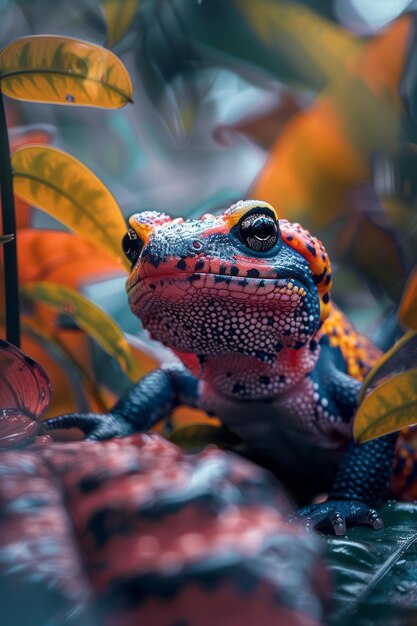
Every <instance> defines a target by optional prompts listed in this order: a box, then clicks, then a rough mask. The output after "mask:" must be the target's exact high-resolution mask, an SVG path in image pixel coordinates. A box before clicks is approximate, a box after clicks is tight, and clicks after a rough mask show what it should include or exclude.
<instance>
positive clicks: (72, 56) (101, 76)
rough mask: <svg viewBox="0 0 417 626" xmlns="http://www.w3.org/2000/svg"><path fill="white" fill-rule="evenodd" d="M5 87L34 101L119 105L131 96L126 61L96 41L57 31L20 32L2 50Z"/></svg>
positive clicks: (0, 67)
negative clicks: (63, 35) (29, 34)
mask: <svg viewBox="0 0 417 626" xmlns="http://www.w3.org/2000/svg"><path fill="white" fill-rule="evenodd" d="M0 79H1V90H2V91H3V93H5V94H6V95H7V96H9V97H10V98H15V99H17V100H28V101H30V102H50V103H54V104H70V105H73V104H76V105H84V106H94V107H101V108H105V109H118V108H119V107H122V106H124V105H125V104H126V103H127V102H132V83H131V80H130V76H129V74H128V72H127V70H126V68H125V66H124V65H123V63H122V62H121V61H120V60H119V59H118V58H117V57H116V56H115V55H114V54H113V53H112V52H110V51H109V50H106V48H103V47H101V46H97V45H96V44H93V43H89V42H87V41H82V40H81V39H74V38H71V37H58V36H54V35H38V36H30V37H22V38H20V39H16V40H15V41H12V43H10V44H9V45H8V46H6V47H5V48H3V50H1V51H0Z"/></svg>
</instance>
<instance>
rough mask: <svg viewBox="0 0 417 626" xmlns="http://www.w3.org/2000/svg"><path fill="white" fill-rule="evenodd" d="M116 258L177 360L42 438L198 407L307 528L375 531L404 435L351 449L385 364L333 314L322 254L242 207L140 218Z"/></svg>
mask: <svg viewBox="0 0 417 626" xmlns="http://www.w3.org/2000/svg"><path fill="white" fill-rule="evenodd" d="M122 247H123V251H124V253H125V255H126V256H127V257H128V259H129V260H130V262H131V264H132V268H131V273H130V276H129V278H128V280H127V283H126V290H127V294H128V298H129V303H130V307H131V309H132V311H133V312H134V313H135V314H136V315H137V316H138V317H139V318H140V320H141V321H142V324H143V326H144V327H145V329H147V330H148V332H149V333H150V335H151V337H152V338H154V339H156V340H158V341H160V342H162V343H163V344H165V345H166V346H169V347H170V348H171V349H172V350H173V351H174V352H175V353H176V354H177V355H178V357H179V359H180V362H179V364H178V365H173V364H169V365H162V367H160V368H158V369H156V370H154V371H153V372H151V373H150V374H148V375H147V376H145V377H144V378H143V379H142V380H140V381H139V382H138V383H137V384H136V385H134V386H133V387H132V388H131V389H130V390H129V391H128V392H127V394H126V395H125V396H124V397H122V398H121V399H120V400H119V401H118V402H117V403H116V405H115V406H114V407H113V408H112V410H111V411H110V412H109V413H108V414H105V415H97V414H93V413H88V414H71V415H64V416H58V417H56V418H52V419H50V420H48V422H47V425H48V428H50V429H55V428H62V427H64V428H70V427H73V426H76V427H78V428H81V430H83V431H84V433H85V434H86V436H87V438H88V439H90V440H97V439H106V438H109V437H113V436H116V437H120V436H125V435H130V434H132V433H133V432H137V431H146V430H148V429H150V428H151V427H152V426H153V425H155V424H156V423H157V422H159V421H160V420H161V419H163V418H164V417H166V416H167V415H168V414H169V413H170V412H171V411H172V409H173V408H174V407H176V406H178V405H188V406H190V407H197V408H201V409H204V410H205V411H206V412H207V413H208V414H209V415H216V416H217V417H218V418H219V419H220V420H221V423H222V425H223V427H224V428H225V430H226V431H229V432H230V431H231V432H232V433H234V434H235V435H237V436H238V437H239V440H240V441H242V444H243V446H244V448H245V451H246V453H247V454H248V455H249V456H250V457H251V458H253V459H255V460H257V461H259V462H260V463H262V464H264V465H265V466H267V467H269V468H270V469H272V470H273V471H274V473H275V474H276V475H277V476H278V477H279V478H280V479H281V480H282V481H283V482H284V484H285V485H288V486H291V492H292V493H293V494H294V495H295V497H296V499H297V500H298V502H299V504H300V505H301V506H302V508H301V509H300V510H299V512H298V515H297V517H298V518H299V519H303V520H304V523H305V525H306V527H307V529H311V528H319V529H325V528H330V529H333V530H334V532H335V533H336V534H344V533H345V531H346V526H347V525H355V524H367V525H369V526H371V527H373V528H375V529H379V528H382V527H383V521H382V519H381V517H380V516H379V514H378V512H377V510H376V509H377V507H378V506H379V505H380V504H381V502H382V500H383V499H384V497H385V495H386V492H387V487H388V485H389V483H390V481H391V478H392V469H393V461H394V459H395V449H396V443H397V439H398V435H397V434H392V435H387V436H385V437H382V438H380V439H377V440H374V441H370V442H368V443H365V444H362V445H357V444H355V443H354V441H353V433H352V424H353V419H354V416H355V411H356V409H357V396H358V391H359V389H360V387H361V381H362V380H363V378H364V376H365V375H366V373H367V371H369V369H370V368H371V367H372V365H373V364H374V363H375V361H376V360H377V359H378V358H379V356H380V352H379V350H378V349H377V348H375V347H374V346H373V345H372V343H371V342H370V341H369V339H367V338H366V337H365V336H363V335H360V334H359V333H357V332H356V331H355V330H354V328H353V326H352V325H351V324H350V323H349V321H348V320H347V319H346V318H345V317H344V315H343V314H342V312H341V311H340V310H339V309H338V308H337V307H336V306H335V305H334V304H333V303H332V302H331V297H330V292H331V285H332V274H331V265H330V261H329V258H328V255H327V253H326V250H325V248H324V246H323V244H322V243H321V242H320V241H319V240H318V239H317V238H315V237H313V236H312V235H311V234H310V233H309V232H308V231H307V230H305V229H304V228H303V227H302V226H301V225H299V224H294V223H290V222H288V221H287V220H285V219H280V218H279V216H278V214H277V212H276V210H275V209H274V207H272V206H271V205H270V204H268V203H266V202H262V201H258V200H245V201H240V202H237V203H236V204H234V205H232V206H230V207H229V208H228V209H227V210H225V211H224V212H223V213H222V214H221V215H211V214H205V215H203V216H202V217H201V218H200V219H197V220H184V219H182V218H171V217H170V216H168V215H166V214H165V213H160V212H156V211H145V212H142V213H137V214H135V215H133V216H132V217H131V218H130V220H129V230H128V232H127V234H126V235H125V237H124V239H123V242H122ZM323 493H326V494H328V498H327V500H326V501H324V502H315V503H312V500H313V498H314V496H317V495H318V494H323Z"/></svg>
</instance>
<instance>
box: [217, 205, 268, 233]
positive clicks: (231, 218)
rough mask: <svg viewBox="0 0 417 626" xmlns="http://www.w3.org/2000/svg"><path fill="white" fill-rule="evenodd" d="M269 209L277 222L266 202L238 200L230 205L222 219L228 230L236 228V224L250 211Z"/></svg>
mask: <svg viewBox="0 0 417 626" xmlns="http://www.w3.org/2000/svg"><path fill="white" fill-rule="evenodd" d="M258 207H259V208H260V209H269V210H270V211H272V213H273V214H274V217H275V219H276V220H277V221H278V215H277V212H276V211H275V209H274V207H273V206H271V205H270V204H268V202H262V201H260V200H240V202H237V203H236V204H232V206H231V207H229V208H228V209H227V210H226V211H225V212H224V213H223V219H224V221H225V222H226V224H227V226H228V228H229V229H231V228H233V226H236V224H237V223H238V222H239V221H240V220H241V219H242V217H243V216H244V215H245V214H246V213H247V212H248V211H250V210H251V209H257V208H258Z"/></svg>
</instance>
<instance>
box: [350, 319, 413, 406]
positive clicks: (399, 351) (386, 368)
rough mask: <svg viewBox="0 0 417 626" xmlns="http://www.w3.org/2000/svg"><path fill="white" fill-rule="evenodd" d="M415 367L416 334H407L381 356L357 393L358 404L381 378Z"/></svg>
mask: <svg viewBox="0 0 417 626" xmlns="http://www.w3.org/2000/svg"><path fill="white" fill-rule="evenodd" d="M416 365H417V333H415V332H412V331H411V332H409V333H407V334H406V335H404V336H403V337H401V339H399V340H398V341H397V342H396V343H395V344H394V345H393V346H392V348H390V350H388V352H386V353H385V354H384V356H382V357H381V358H380V359H379V360H378V361H377V362H376V363H375V365H374V367H373V368H372V369H371V370H370V372H369V373H368V375H367V376H366V378H365V380H364V382H363V385H362V388H361V390H360V393H359V397H358V403H359V404H360V403H361V402H362V401H363V399H364V397H365V395H366V393H367V392H368V391H369V389H370V388H371V387H375V385H376V384H377V383H378V381H380V380H381V379H383V378H386V377H388V376H393V375H394V374H399V373H400V372H403V371H405V370H409V369H412V368H413V367H415V366H416Z"/></svg>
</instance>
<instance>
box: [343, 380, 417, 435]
mask: <svg viewBox="0 0 417 626" xmlns="http://www.w3.org/2000/svg"><path fill="white" fill-rule="evenodd" d="M416 422H417V369H412V370H408V371H406V372H403V373H402V374H398V375H396V376H392V377H391V378H390V379H389V380H387V381H386V382H384V383H382V384H380V385H378V387H376V389H374V390H373V391H371V393H370V394H369V395H368V396H366V398H365V399H364V400H363V401H362V403H361V404H360V405H359V408H358V411H357V413H356V416H355V421H354V424H353V435H354V438H355V441H357V442H358V443H364V442H365V441H370V440H371V439H376V438H377V437H382V436H383V435H387V434H388V433H393V432H396V431H397V430H401V429H402V428H405V427H406V426H411V425H412V424H415V423H416Z"/></svg>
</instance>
